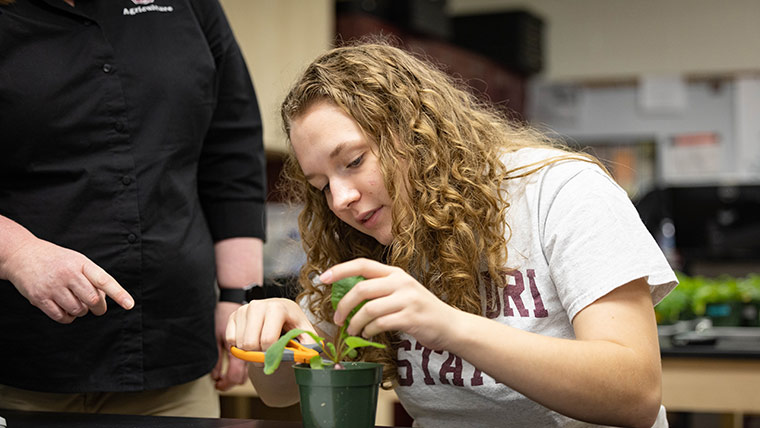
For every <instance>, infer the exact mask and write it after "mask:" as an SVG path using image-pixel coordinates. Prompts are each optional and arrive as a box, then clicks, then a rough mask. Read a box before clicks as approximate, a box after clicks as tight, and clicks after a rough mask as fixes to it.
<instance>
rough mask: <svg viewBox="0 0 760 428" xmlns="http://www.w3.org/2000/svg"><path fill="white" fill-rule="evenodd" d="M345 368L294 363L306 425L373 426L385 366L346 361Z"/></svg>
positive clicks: (325, 427) (321, 427) (307, 427)
mask: <svg viewBox="0 0 760 428" xmlns="http://www.w3.org/2000/svg"><path fill="white" fill-rule="evenodd" d="M343 366H344V367H345V368H344V369H342V370H335V369H333V368H325V369H322V370H315V369H312V368H311V367H309V366H308V365H306V364H297V365H295V366H293V368H294V370H295V374H296V383H297V384H298V390H299V393H300V395H301V419H302V421H303V426H304V428H341V427H345V428H365V427H366V428H372V427H374V426H375V414H376V412H377V395H378V388H379V386H380V382H381V381H382V378H383V367H382V365H380V364H377V363H368V362H346V363H343Z"/></svg>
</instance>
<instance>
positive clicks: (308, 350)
mask: <svg viewBox="0 0 760 428" xmlns="http://www.w3.org/2000/svg"><path fill="white" fill-rule="evenodd" d="M321 351H322V347H321V346H319V344H318V343H313V344H311V345H302V344H300V343H299V342H297V341H295V340H291V341H290V342H288V345H287V346H286V347H285V352H284V353H283V354H282V361H295V362H297V363H306V364H308V363H309V361H311V359H312V358H314V357H316V356H317V355H319V353H320V352H321ZM230 353H232V355H234V356H235V357H237V358H240V359H241V360H245V361H250V362H253V363H263V362H264V360H265V357H266V353H265V352H263V351H244V350H242V349H240V348H238V347H236V346H232V347H231V348H230Z"/></svg>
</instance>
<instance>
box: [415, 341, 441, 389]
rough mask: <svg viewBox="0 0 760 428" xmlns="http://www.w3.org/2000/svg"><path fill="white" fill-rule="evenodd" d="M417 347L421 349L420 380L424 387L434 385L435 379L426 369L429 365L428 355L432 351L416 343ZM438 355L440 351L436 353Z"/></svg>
mask: <svg viewBox="0 0 760 428" xmlns="http://www.w3.org/2000/svg"><path fill="white" fill-rule="evenodd" d="M417 345H418V346H420V347H422V375H423V376H422V380H423V381H424V382H425V385H435V379H433V376H431V375H430V369H429V368H428V364H430V353H431V352H433V350H432V349H428V348H425V347H424V346H422V345H420V343H419V342H417ZM415 348H416V346H415ZM438 353H439V354H440V353H441V351H438Z"/></svg>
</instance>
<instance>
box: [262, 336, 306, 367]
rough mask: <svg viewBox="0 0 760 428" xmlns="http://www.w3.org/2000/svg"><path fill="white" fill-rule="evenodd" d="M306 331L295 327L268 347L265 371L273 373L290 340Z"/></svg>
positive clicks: (265, 357)
mask: <svg viewBox="0 0 760 428" xmlns="http://www.w3.org/2000/svg"><path fill="white" fill-rule="evenodd" d="M302 333H305V332H304V331H303V330H299V329H293V330H290V331H289V332H287V333H285V334H283V335H282V336H280V339H279V340H278V341H277V342H274V343H273V344H272V346H270V347H269V349H267V351H266V353H265V354H264V373H265V374H272V373H274V371H275V370H277V368H278V367H280V362H282V354H284V353H285V347H286V346H288V342H290V341H291V340H292V339H294V338H296V337H298V335H299V334H302Z"/></svg>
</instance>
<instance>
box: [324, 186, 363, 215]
mask: <svg viewBox="0 0 760 428" xmlns="http://www.w3.org/2000/svg"><path fill="white" fill-rule="evenodd" d="M330 192H331V193H332V201H333V208H334V209H338V210H340V209H345V208H348V207H350V206H351V204H352V203H353V202H355V201H357V200H358V199H359V195H360V193H359V191H358V190H357V189H356V187H355V186H350V185H347V183H335V184H333V183H330Z"/></svg>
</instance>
